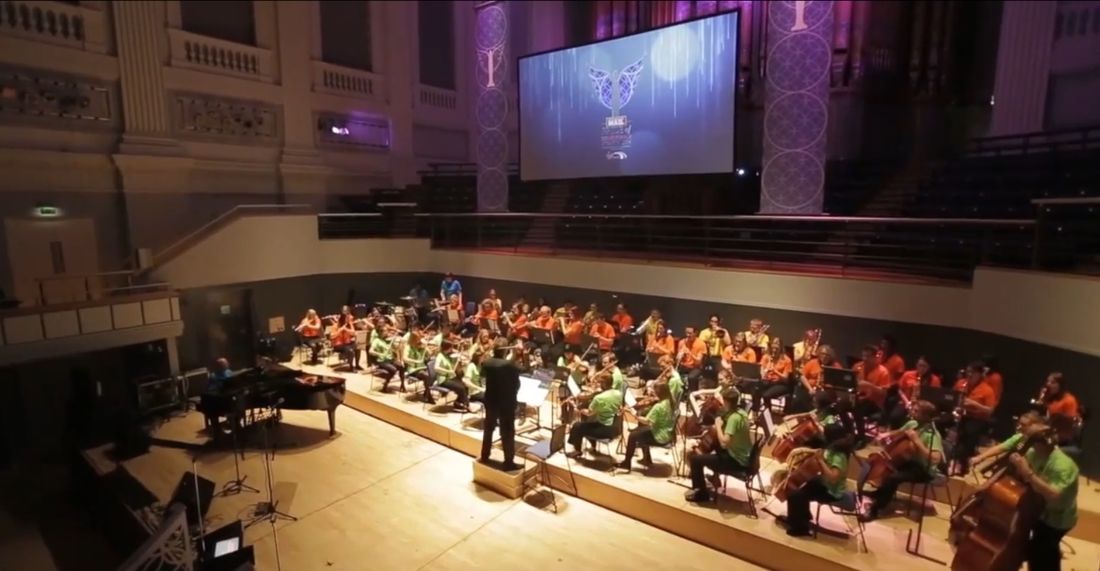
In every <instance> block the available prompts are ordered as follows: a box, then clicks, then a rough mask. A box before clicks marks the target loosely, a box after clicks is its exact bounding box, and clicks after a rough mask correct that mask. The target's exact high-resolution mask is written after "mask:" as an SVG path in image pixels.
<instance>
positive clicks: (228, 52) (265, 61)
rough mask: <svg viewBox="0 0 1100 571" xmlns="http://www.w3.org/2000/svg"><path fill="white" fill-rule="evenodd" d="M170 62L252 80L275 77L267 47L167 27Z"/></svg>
mask: <svg viewBox="0 0 1100 571" xmlns="http://www.w3.org/2000/svg"><path fill="white" fill-rule="evenodd" d="M168 43H169V47H170V51H171V58H172V65H173V66H175V67H184V68H189V69H197V70H199V71H205V72H210V73H218V74H222V75H231V76H234V77H240V78H244V79H251V80H254V81H263V82H266V83H272V82H274V81H275V74H274V66H275V64H274V57H273V56H272V54H271V50H265V49H263V48H257V47H255V46H246V45H244V44H238V43H234V42H227V41H225V40H219V39H217V38H210V37H207V36H200V35H198V34H192V33H190V32H185V31H183V30H176V29H169V30H168Z"/></svg>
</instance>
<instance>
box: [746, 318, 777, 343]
mask: <svg viewBox="0 0 1100 571" xmlns="http://www.w3.org/2000/svg"><path fill="white" fill-rule="evenodd" d="M769 327H771V325H768V324H767V323H764V324H761V325H760V331H757V332H755V333H754V332H752V331H751V330H749V331H746V332H745V342H746V343H747V344H748V346H749V347H758V346H759V345H760V336H761V335H763V334H765V333H767V332H768V328H769Z"/></svg>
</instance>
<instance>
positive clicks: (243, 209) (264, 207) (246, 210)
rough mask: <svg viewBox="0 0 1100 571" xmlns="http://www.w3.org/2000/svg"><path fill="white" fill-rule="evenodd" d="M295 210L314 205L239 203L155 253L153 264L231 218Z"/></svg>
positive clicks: (309, 208)
mask: <svg viewBox="0 0 1100 571" xmlns="http://www.w3.org/2000/svg"><path fill="white" fill-rule="evenodd" d="M293 210H304V211H311V210H313V207H312V206H310V205H309V204H238V205H237V206H234V207H233V208H230V209H229V210H227V211H225V212H224V213H222V214H221V215H220V216H218V217H217V218H215V219H213V220H211V221H210V222H207V223H206V224H203V225H202V226H199V227H198V229H196V230H195V231H193V232H191V233H190V234H187V235H186V236H184V237H183V238H180V239H179V240H176V241H175V242H174V243H172V244H170V245H169V246H168V247H166V248H164V249H163V250H161V251H160V252H157V253H156V254H154V255H153V264H152V265H153V266H158V265H160V264H163V263H164V262H167V261H168V260H170V259H172V258H174V257H175V256H177V255H179V254H180V253H181V252H183V251H184V250H186V249H187V248H188V247H189V246H191V245H192V244H193V243H194V242H197V241H198V240H199V239H200V238H203V237H205V236H206V235H207V234H210V233H211V232H213V231H214V230H215V229H217V228H220V227H221V226H223V225H225V224H226V223H227V222H229V221H230V220H233V219H235V218H237V217H238V216H242V215H245V214H248V215H255V214H265V213H266V214H286V213H288V211H293Z"/></svg>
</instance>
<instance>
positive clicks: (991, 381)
mask: <svg viewBox="0 0 1100 571" xmlns="http://www.w3.org/2000/svg"><path fill="white" fill-rule="evenodd" d="M982 384H983V385H989V387H990V388H991V389H993V394H994V395H996V397H997V402H1001V392H1002V391H1003V390H1004V388H1005V380H1004V377H1002V376H1001V374H1000V373H997V372H992V373H990V374H988V375H986V376H985V380H984V381H982Z"/></svg>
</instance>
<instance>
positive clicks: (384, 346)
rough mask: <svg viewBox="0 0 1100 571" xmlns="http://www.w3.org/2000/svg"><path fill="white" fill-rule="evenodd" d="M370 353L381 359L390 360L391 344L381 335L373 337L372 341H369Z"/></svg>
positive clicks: (391, 356)
mask: <svg viewBox="0 0 1100 571" xmlns="http://www.w3.org/2000/svg"><path fill="white" fill-rule="evenodd" d="M370 354H371V355H374V356H375V357H378V359H379V360H381V361H392V360H393V345H392V344H391V343H390V342H389V341H386V340H385V339H383V338H382V337H375V338H374V341H371V342H370Z"/></svg>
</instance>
